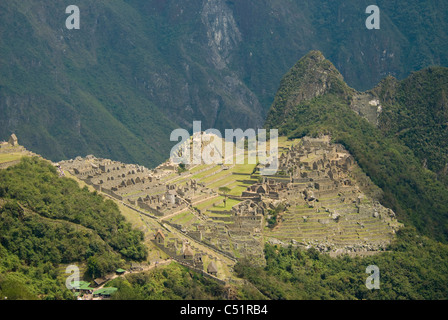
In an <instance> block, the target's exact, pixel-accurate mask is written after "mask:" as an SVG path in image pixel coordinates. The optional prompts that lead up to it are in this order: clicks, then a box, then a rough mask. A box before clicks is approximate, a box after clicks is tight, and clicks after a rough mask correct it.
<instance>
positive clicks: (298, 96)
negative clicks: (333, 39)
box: [266, 50, 350, 125]
mask: <svg viewBox="0 0 448 320" xmlns="http://www.w3.org/2000/svg"><path fill="white" fill-rule="evenodd" d="M349 89H350V88H349V87H348V86H347V85H346V84H345V82H344V79H343V77H342V75H341V73H340V72H339V71H338V70H337V69H336V68H335V66H334V65H333V64H332V63H331V62H330V61H329V60H327V59H326V58H325V57H324V55H323V54H322V53H321V52H320V51H318V50H313V51H310V52H309V53H308V54H306V55H305V56H303V57H302V58H301V59H300V60H299V61H298V62H297V63H296V64H295V65H294V66H293V67H292V68H291V69H290V70H289V72H288V73H287V74H286V75H285V76H284V77H283V79H282V81H281V83H280V88H279V90H278V92H277V95H276V96H275V99H274V102H273V104H272V107H271V110H270V111H269V114H268V118H267V120H266V124H267V125H272V124H274V123H275V124H281V123H283V122H284V120H286V118H287V117H288V116H289V115H290V113H291V111H292V110H293V108H294V107H295V106H297V105H299V104H301V103H303V102H305V101H308V100H311V99H313V98H315V97H318V96H322V95H325V94H327V93H336V94H346V92H347V91H348V90H349Z"/></svg>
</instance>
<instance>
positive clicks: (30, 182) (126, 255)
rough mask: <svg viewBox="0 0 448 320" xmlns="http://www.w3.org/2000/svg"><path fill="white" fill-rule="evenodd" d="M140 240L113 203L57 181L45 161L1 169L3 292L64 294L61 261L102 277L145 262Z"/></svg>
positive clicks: (18, 296) (52, 296) (12, 296)
mask: <svg viewBox="0 0 448 320" xmlns="http://www.w3.org/2000/svg"><path fill="white" fill-rule="evenodd" d="M142 241H143V234H142V233H141V232H140V231H137V230H134V229H132V228H131V226H130V224H129V223H127V222H126V221H125V218H124V217H123V216H122V215H121V214H120V211H119V209H118V207H117V206H116V205H115V203H113V202H112V201H111V200H105V199H104V198H103V197H102V196H100V195H98V194H94V193H91V192H89V191H88V190H87V188H84V189H80V188H79V186H78V184H77V182H75V181H74V180H71V179H67V178H60V177H59V176H58V173H57V172H56V170H55V168H54V167H53V166H51V165H50V164H48V163H47V162H45V161H43V160H39V159H38V158H27V157H25V158H23V159H22V160H21V162H20V164H18V165H16V166H13V167H10V168H8V169H5V170H0V293H1V294H2V297H3V296H7V297H9V298H10V299H21V298H25V299H32V298H46V299H62V298H64V299H69V298H71V297H73V296H72V294H71V293H70V292H68V291H67V290H66V288H65V277H67V276H68V275H65V276H64V270H65V269H64V267H63V266H67V265H69V264H75V265H78V267H80V268H81V266H85V273H86V274H85V276H86V277H100V276H103V275H105V274H106V273H109V272H111V271H114V270H116V269H117V268H119V267H120V266H122V265H123V264H124V263H126V261H140V260H142V259H145V258H146V255H147V249H146V247H145V246H144V245H143V243H142ZM61 268H62V269H61ZM81 276H83V275H81Z"/></svg>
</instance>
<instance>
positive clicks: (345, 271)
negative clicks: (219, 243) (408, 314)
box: [235, 228, 448, 300]
mask: <svg viewBox="0 0 448 320" xmlns="http://www.w3.org/2000/svg"><path fill="white" fill-rule="evenodd" d="M265 256H266V260H267V265H266V267H265V268H262V267H256V266H253V264H251V263H250V261H247V260H242V261H240V263H239V264H237V265H236V266H235V271H236V272H237V274H238V275H239V276H241V277H243V278H245V279H247V280H249V281H250V282H251V283H253V284H254V285H255V286H256V287H257V288H258V289H259V290H260V292H262V293H263V294H265V295H266V296H267V297H268V298H269V299H275V300H278V299H281V300H283V299H287V300H335V299H337V300H445V299H446V295H447V292H448V281H447V280H448V278H447V275H446V272H447V271H448V260H447V259H448V245H446V244H442V243H440V242H437V241H434V240H432V239H429V238H427V237H421V236H418V235H417V233H416V232H415V229H413V228H405V229H403V230H400V231H399V232H398V238H397V239H396V241H395V242H394V243H393V244H392V245H391V246H390V247H389V248H388V252H383V253H379V254H376V255H374V256H368V257H359V256H358V257H350V256H348V255H344V256H341V257H337V258H331V257H329V256H328V255H326V254H319V252H318V251H317V250H315V249H312V248H311V249H308V250H304V249H300V248H293V247H289V248H285V247H278V246H272V245H266V248H265ZM371 265H374V266H377V267H378V270H379V272H380V278H379V284H380V287H379V290H369V289H368V288H367V287H366V279H367V276H368V275H367V274H366V268H367V266H371Z"/></svg>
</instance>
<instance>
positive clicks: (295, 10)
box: [0, 0, 448, 166]
mask: <svg viewBox="0 0 448 320" xmlns="http://www.w3.org/2000/svg"><path fill="white" fill-rule="evenodd" d="M71 4H74V3H72V2H70V1H67V0H63V1H57V2H55V1H52V2H49V1H41V0H39V1H32V0H20V1H19V0H5V1H2V2H1V3H0V137H3V139H4V138H5V137H8V136H9V134H11V133H12V132H15V133H16V134H17V135H18V137H19V139H20V140H21V143H22V144H23V145H24V146H26V147H27V148H29V149H30V150H33V151H35V152H37V153H39V154H42V155H43V156H45V157H46V158H48V159H51V160H60V159H63V158H64V159H66V158H73V157H76V156H78V155H81V156H83V155H87V154H95V155H96V156H99V157H105V158H112V159H116V160H120V161H123V162H128V163H140V164H142V165H146V166H154V165H156V164H158V163H160V162H162V161H163V160H165V159H166V158H167V157H168V154H169V150H170V147H171V145H172V143H170V141H169V134H170V132H171V131H172V130H173V129H174V128H177V127H183V128H187V129H188V128H190V127H191V124H192V121H193V120H202V121H203V127H204V128H210V127H214V128H217V129H220V130H222V129H225V128H238V127H241V128H248V127H253V128H256V127H260V126H261V125H262V123H263V119H264V117H265V115H266V112H267V111H268V107H269V105H270V104H271V103H272V100H273V98H274V94H275V92H276V90H277V88H278V83H279V81H280V79H281V78H282V76H283V74H284V73H285V72H286V71H287V70H288V69H289V67H290V66H291V65H292V64H293V63H294V62H295V61H296V60H297V59H298V58H299V57H300V56H303V55H304V54H306V53H307V52H308V51H310V50H312V49H317V50H320V51H322V52H323V53H324V54H325V56H326V57H328V58H329V59H330V60H331V61H334V63H335V66H336V67H337V69H338V70H340V71H341V73H342V74H343V75H344V77H345V79H346V81H347V83H348V84H349V85H350V86H351V87H354V88H356V89H358V90H365V89H366V88H371V87H372V86H373V85H374V84H376V83H378V82H379V81H380V80H381V79H383V78H384V77H385V76H387V75H392V76H394V77H396V78H398V79H401V78H404V77H405V76H407V75H408V74H409V72H411V71H413V70H419V69H421V68H422V67H426V66H429V65H445V66H446V65H448V56H447V52H448V50H447V49H448V32H447V30H448V28H447V27H446V24H447V21H448V16H447V15H448V8H447V6H448V3H447V2H446V1H441V0H440V1H435V0H434V1H418V0H412V1H407V2H406V4H403V3H402V2H401V1H378V2H377V5H378V6H379V7H380V9H381V29H380V30H367V29H366V27H365V19H366V18H367V16H368V15H367V14H366V13H365V9H366V7H367V6H368V5H370V4H371V3H370V2H369V1H367V0H362V1H359V0H350V1H344V2H343V3H340V2H337V1H330V0H325V1H321V0H319V1H317V0H313V1H307V2H297V1H289V0H274V1H267V0H247V1H225V0H214V1H212V0H202V1H193V0H187V1H184V0H182V1H180V0H165V1H162V0H150V1H140V0H126V1H125V0H111V1H87V0H79V1H78V2H77V3H76V5H77V6H79V8H80V12H81V29H80V30H68V29H66V28H65V20H66V18H67V16H68V14H66V13H65V8H66V7H67V6H68V5H71Z"/></svg>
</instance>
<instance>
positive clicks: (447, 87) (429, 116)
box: [373, 67, 448, 184]
mask: <svg viewBox="0 0 448 320" xmlns="http://www.w3.org/2000/svg"><path fill="white" fill-rule="evenodd" d="M373 91H374V92H375V93H376V94H377V95H378V97H379V101H380V102H381V106H382V112H381V115H380V117H379V122H378V125H379V128H380V129H381V130H382V131H383V132H384V133H385V135H386V136H394V135H395V136H397V137H398V138H399V139H400V140H401V141H403V142H404V143H405V144H406V146H407V147H409V148H410V149H411V150H412V151H413V152H414V154H415V155H416V156H417V157H418V158H419V159H420V160H421V162H422V164H423V165H424V166H425V167H427V168H428V169H430V170H432V171H434V172H435V173H437V174H438V177H439V179H440V180H442V181H444V183H445V184H447V182H448V177H447V173H448V98H447V93H448V68H442V67H431V68H427V69H424V70H422V71H417V72H415V73H413V74H412V75H411V76H409V77H408V78H406V79H404V80H402V81H398V80H396V79H394V78H392V77H389V78H387V79H385V80H384V81H382V82H381V83H380V84H379V85H378V86H377V87H376V88H375V89H374V90H373Z"/></svg>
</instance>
